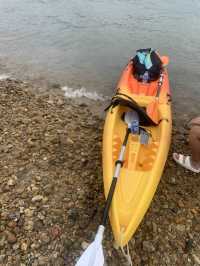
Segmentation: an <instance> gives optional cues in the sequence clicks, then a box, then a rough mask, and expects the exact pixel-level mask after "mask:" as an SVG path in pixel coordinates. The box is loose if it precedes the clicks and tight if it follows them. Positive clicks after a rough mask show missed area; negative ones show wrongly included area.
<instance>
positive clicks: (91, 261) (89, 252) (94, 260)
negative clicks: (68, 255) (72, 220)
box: [76, 241, 104, 266]
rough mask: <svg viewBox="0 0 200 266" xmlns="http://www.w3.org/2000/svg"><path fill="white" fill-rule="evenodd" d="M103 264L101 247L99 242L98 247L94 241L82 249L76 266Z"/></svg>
mask: <svg viewBox="0 0 200 266" xmlns="http://www.w3.org/2000/svg"><path fill="white" fill-rule="evenodd" d="M103 265H104V255H103V247H102V244H100V245H99V246H98V247H97V245H96V243H95V241H94V242H93V243H92V244H90V245H89V247H88V248H87V249H86V250H85V251H84V253H83V254H82V256H81V257H80V259H79V260H78V262H77V263H76V266H103Z"/></svg>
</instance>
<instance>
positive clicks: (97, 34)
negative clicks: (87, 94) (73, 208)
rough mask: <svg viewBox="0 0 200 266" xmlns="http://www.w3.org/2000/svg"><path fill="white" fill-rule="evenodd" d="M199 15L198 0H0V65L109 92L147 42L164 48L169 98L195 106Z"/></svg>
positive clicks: (181, 107)
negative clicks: (167, 56) (166, 59)
mask: <svg viewBox="0 0 200 266" xmlns="http://www.w3.org/2000/svg"><path fill="white" fill-rule="evenodd" d="M199 15H200V2H199V0H191V1H187V0H168V1H158V0H145V1H139V0H110V1H106V0H84V1H82V0H67V1H65V0H57V1H53V0H34V1H31V0H0V18H1V19H0V38H1V39H0V67H1V72H2V73H5V72H7V73H12V74H14V75H16V76H17V77H20V78H29V79H33V80H41V81H42V80H44V81H50V82H58V83H60V84H62V85H63V86H64V85H66V86H70V87H72V88H75V89H77V88H80V87H85V88H86V89H87V90H89V91H94V90H95V91H97V92H98V93H100V94H104V95H111V94H112V93H113V88H114V87H115V84H116V82H117V80H118V78H119V75H120V72H121V70H122V68H123V66H124V65H125V64H126V62H127V60H128V59H129V58H130V57H131V56H132V55H134V53H135V50H136V49H138V48H141V47H142V48H145V47H153V48H156V49H158V50H159V51H160V53H162V54H167V55H169V56H170V61H171V62H170V66H169V71H170V80H171V86H172V90H173V91H174V96H175V104H178V106H179V110H184V109H185V108H187V107H188V103H189V104H190V108H193V109H195V110H194V112H195V111H196V110H197V105H198V98H199V96H200V86H199V81H200V74H199V65H200V54H199V43H200V16H199ZM5 74H6V73H5Z"/></svg>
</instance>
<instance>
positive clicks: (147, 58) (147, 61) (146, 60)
mask: <svg viewBox="0 0 200 266" xmlns="http://www.w3.org/2000/svg"><path fill="white" fill-rule="evenodd" d="M137 56H138V58H139V61H140V64H143V65H145V68H146V69H150V68H151V67H152V65H153V64H152V62H151V51H150V53H146V52H137Z"/></svg>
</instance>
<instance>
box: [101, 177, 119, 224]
mask: <svg viewBox="0 0 200 266" xmlns="http://www.w3.org/2000/svg"><path fill="white" fill-rule="evenodd" d="M116 184H117V178H116V177H113V180H112V184H111V186H110V190H109V193H108V197H107V200H106V205H105V208H104V212H103V219H102V223H101V224H102V225H103V226H106V221H107V218H108V213H109V209H110V205H111V202H112V198H113V194H114V191H115V187H116Z"/></svg>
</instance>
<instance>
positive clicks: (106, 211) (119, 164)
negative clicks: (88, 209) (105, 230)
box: [101, 128, 130, 227]
mask: <svg viewBox="0 0 200 266" xmlns="http://www.w3.org/2000/svg"><path fill="white" fill-rule="evenodd" d="M129 134H130V129H129V128H127V131H126V135H125V138H124V142H123V144H122V147H121V151H120V154H119V158H118V160H117V161H116V167H115V173H114V176H113V178H112V183H111V186H110V190H109V193H108V197H107V200H106V204H105V208H104V212H103V218H102V223H101V224H102V225H103V226H104V227H105V226H106V222H107V219H108V214H109V209H110V206H111V202H112V198H113V195H114V192H115V187H116V184H117V178H118V177H119V173H120V169H121V167H122V164H123V158H124V152H125V148H126V144H127V142H128V136H129Z"/></svg>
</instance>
